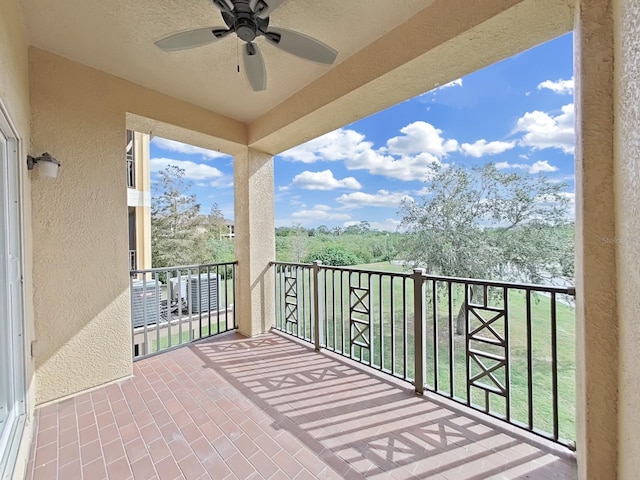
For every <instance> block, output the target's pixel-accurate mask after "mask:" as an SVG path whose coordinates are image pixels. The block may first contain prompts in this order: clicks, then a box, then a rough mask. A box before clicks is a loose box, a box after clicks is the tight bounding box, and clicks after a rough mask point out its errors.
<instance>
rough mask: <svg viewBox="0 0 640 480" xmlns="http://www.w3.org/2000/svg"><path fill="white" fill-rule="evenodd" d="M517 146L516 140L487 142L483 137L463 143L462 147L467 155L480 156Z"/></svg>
mask: <svg viewBox="0 0 640 480" xmlns="http://www.w3.org/2000/svg"><path fill="white" fill-rule="evenodd" d="M515 146H516V142H499V141H495V142H487V141H486V140H485V139H481V140H478V141H476V142H474V143H463V144H462V145H461V147H460V149H461V150H462V152H463V153H464V154H465V155H467V156H470V157H474V158H480V157H483V156H485V155H497V154H499V153H503V152H506V151H507V150H511V149H512V148H513V147H515Z"/></svg>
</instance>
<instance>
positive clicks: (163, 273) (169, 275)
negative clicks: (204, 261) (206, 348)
mask: <svg viewBox="0 0 640 480" xmlns="http://www.w3.org/2000/svg"><path fill="white" fill-rule="evenodd" d="M236 266H237V262H227V263H215V264H208V265H187V266H179V267H168V268H152V269H148V270H132V271H131V282H130V290H131V327H132V328H131V338H132V354H133V358H134V360H136V359H139V358H142V357H146V356H148V355H152V354H155V353H158V352H161V351H165V350H168V349H172V348H175V347H178V346H181V345H184V344H187V343H190V342H193V341H195V340H200V339H202V338H207V337H211V336H214V335H217V334H220V333H224V332H228V331H230V330H234V329H236V328H237V325H236V320H235V314H234V303H235V276H236V275H235V274H236Z"/></svg>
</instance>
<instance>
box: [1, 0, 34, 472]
mask: <svg viewBox="0 0 640 480" xmlns="http://www.w3.org/2000/svg"><path fill="white" fill-rule="evenodd" d="M28 52H29V50H28V40H27V32H26V28H25V25H24V22H23V19H22V16H21V14H20V8H19V6H18V2H16V1H15V0H0V72H1V73H0V105H1V107H0V108H4V109H5V110H6V113H7V114H8V116H9V118H10V120H11V121H12V122H13V124H14V126H15V128H16V130H17V133H18V136H19V137H20V141H21V145H20V148H21V151H20V152H19V155H18V158H19V159H20V178H21V185H20V190H21V194H22V195H21V200H22V205H21V207H22V213H23V218H24V222H23V225H22V242H23V256H22V258H23V266H24V268H23V272H22V273H23V277H24V283H23V286H24V322H25V325H24V326H25V336H24V347H25V348H24V349H25V354H26V357H27V358H26V385H27V415H28V416H27V422H26V429H25V432H24V435H23V437H22V443H21V446H20V451H19V453H18V461H17V464H16V471H15V473H14V477H15V478H22V476H23V474H24V471H25V468H26V464H27V460H28V455H29V447H30V443H31V437H32V427H33V422H32V415H33V407H34V404H35V398H34V397H35V388H34V383H33V382H34V365H33V362H32V360H31V358H30V357H29V351H30V344H31V340H32V339H33V338H34V337H35V335H34V326H33V302H32V299H33V295H34V289H33V275H32V270H33V255H32V252H33V246H32V232H31V181H30V177H31V176H30V174H29V173H28V170H27V168H26V161H23V159H25V158H26V155H27V154H28V153H33V154H37V155H39V154H41V153H42V152H37V151H34V150H32V149H31V148H30V143H31V130H30V121H31V118H30V109H29V56H28V55H29V53H28ZM35 183H36V182H34V184H35ZM35 188H37V185H35Z"/></svg>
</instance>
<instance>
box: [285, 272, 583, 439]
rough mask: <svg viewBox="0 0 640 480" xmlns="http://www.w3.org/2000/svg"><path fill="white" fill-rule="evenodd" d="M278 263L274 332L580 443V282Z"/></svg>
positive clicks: (545, 433) (549, 435)
mask: <svg viewBox="0 0 640 480" xmlns="http://www.w3.org/2000/svg"><path fill="white" fill-rule="evenodd" d="M273 265H274V272H275V280H276V325H275V327H276V329H277V330H281V331H283V332H286V333H288V334H291V335H294V336H296V337H298V338H300V339H302V340H305V341H308V342H309V343H312V344H314V345H315V347H316V349H317V350H319V349H320V348H325V349H327V350H330V351H333V352H336V353H338V354H340V355H344V356H346V357H348V358H350V359H352V360H355V361H358V362H361V363H363V364H366V365H368V366H370V367H372V368H375V369H377V370H380V371H382V372H385V373H388V374H391V375H393V376H396V377H399V378H401V379H404V380H406V381H408V382H411V383H412V384H413V385H414V386H415V389H416V393H418V394H422V393H423V392H424V391H429V392H432V393H435V394H438V395H442V396H445V397H448V398H450V399H452V400H454V401H456V402H460V403H463V404H465V405H467V406H469V407H471V408H474V409H477V410H479V411H482V412H484V413H486V414H488V415H491V416H493V417H495V418H498V419H501V420H504V421H507V422H509V423H511V424H513V425H517V426H519V427H521V428H524V429H526V430H528V431H530V432H533V433H536V434H538V435H541V436H544V437H546V438H549V439H551V440H554V441H556V442H558V443H561V444H563V445H565V446H568V447H570V448H573V447H574V443H573V439H574V438H575V351H574V347H573V345H574V338H575V336H574V335H575V334H574V329H575V321H574V319H575V314H574V310H573V296H574V295H575V291H574V289H573V288H561V287H553V286H542V285H525V284H515V283H505V282H493V281H483V280H471V279H465V278H452V277H439V276H433V275H426V274H425V273H424V272H423V271H422V270H419V269H418V270H415V271H414V272H413V274H410V273H396V272H377V271H371V270H362V269H358V268H346V267H333V266H324V265H321V264H320V263H315V264H312V265H310V264H293V263H278V262H274V264H273ZM293 278H295V290H294V287H293V280H292V279H293ZM294 291H295V294H296V295H297V302H296V303H295V308H294V307H293V305H294V301H293V299H292V298H290V297H292V296H293V294H294ZM293 312H295V318H296V319H297V323H295V322H293V321H291V319H292V318H293V315H294V314H293Z"/></svg>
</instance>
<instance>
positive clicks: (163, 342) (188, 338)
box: [149, 314, 233, 353]
mask: <svg viewBox="0 0 640 480" xmlns="http://www.w3.org/2000/svg"><path fill="white" fill-rule="evenodd" d="M232 323H233V322H232V320H231V318H229V322H228V324H227V323H226V322H225V318H224V314H221V315H220V329H219V330H218V319H217V317H215V318H214V316H213V315H212V318H211V330H209V318H208V316H207V317H205V316H204V314H203V316H202V328H201V329H200V336H198V327H199V325H200V319H199V317H194V319H193V321H192V323H191V329H190V328H189V322H188V321H187V322H183V324H182V333H180V327H179V325H178V324H176V325H173V326H172V327H171V337H169V335H164V336H161V337H160V342H158V339H157V337H156V336H155V332H154V333H150V334H149V336H150V337H151V351H150V352H149V353H153V352H159V351H160V350H164V349H166V348H169V347H174V346H176V345H180V344H183V343H189V342H192V341H194V340H199V339H200V338H205V337H208V336H210V335H215V334H216V333H218V332H219V331H220V332H226V331H227V330H229V329H231V328H233V325H232ZM169 338H171V342H169Z"/></svg>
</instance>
